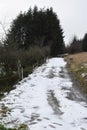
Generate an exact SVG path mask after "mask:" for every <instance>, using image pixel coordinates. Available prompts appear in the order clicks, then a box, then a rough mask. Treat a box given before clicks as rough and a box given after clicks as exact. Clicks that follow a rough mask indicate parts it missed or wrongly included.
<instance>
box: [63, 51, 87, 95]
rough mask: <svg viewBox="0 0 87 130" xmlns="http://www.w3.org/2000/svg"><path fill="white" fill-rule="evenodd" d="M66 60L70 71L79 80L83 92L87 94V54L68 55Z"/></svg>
mask: <svg viewBox="0 0 87 130" xmlns="http://www.w3.org/2000/svg"><path fill="white" fill-rule="evenodd" d="M65 59H66V60H67V63H68V65H69V69H70V71H71V72H72V73H73V74H74V75H75V77H76V78H77V79H78V80H79V82H80V84H81V86H82V89H83V91H84V92H85V93H87V52H83V53H78V54H74V55H68V56H67V57H66V58H65Z"/></svg>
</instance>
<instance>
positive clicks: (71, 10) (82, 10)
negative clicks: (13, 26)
mask: <svg viewBox="0 0 87 130" xmlns="http://www.w3.org/2000/svg"><path fill="white" fill-rule="evenodd" d="M34 5H37V6H38V7H39V8H43V7H53V10H54V11H55V12H56V13H57V15H58V18H59V19H60V23H61V26H62V28H63V30H64V35H65V42H66V43H68V42H69V41H70V40H71V38H72V37H73V36H74V35H76V36H77V37H78V38H82V37H83V36H84V34H85V33H87V16H86V12H87V0H0V22H2V23H3V24H4V26H7V25H9V23H10V22H11V21H12V19H15V18H16V16H17V15H18V14H19V12H20V11H27V10H28V9H29V7H30V6H31V7H34ZM0 29H1V27H0Z"/></svg>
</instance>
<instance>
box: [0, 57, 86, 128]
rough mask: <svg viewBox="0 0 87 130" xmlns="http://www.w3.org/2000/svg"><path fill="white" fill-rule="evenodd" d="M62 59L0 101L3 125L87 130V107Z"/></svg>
mask: <svg viewBox="0 0 87 130" xmlns="http://www.w3.org/2000/svg"><path fill="white" fill-rule="evenodd" d="M65 66H66V62H65V61H64V60H63V58H52V59H49V60H48V61H47V62H46V63H45V64H43V65H42V66H41V67H38V68H37V69H35V71H34V72H33V73H32V74H31V75H29V76H28V77H27V78H25V79H24V80H22V81H21V82H20V83H19V84H18V85H16V89H14V90H12V91H11V92H10V93H9V94H8V95H6V97H5V98H3V99H2V100H1V101H0V122H1V123H2V124H4V125H6V126H7V127H17V126H19V125H20V124H27V126H28V130H53V129H54V130H87V104H86V102H85V98H84V97H83V96H81V94H80V93H79V91H77V90H75V88H74V86H73V83H72V80H71V79H70V77H69V75H68V73H67V70H66V68H65Z"/></svg>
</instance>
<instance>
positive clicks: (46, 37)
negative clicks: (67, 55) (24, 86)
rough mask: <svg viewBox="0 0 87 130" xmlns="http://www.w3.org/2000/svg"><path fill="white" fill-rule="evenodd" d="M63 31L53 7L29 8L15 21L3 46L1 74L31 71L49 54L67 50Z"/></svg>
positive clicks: (0, 58) (0, 64)
mask: <svg viewBox="0 0 87 130" xmlns="http://www.w3.org/2000/svg"><path fill="white" fill-rule="evenodd" d="M63 38H64V37H63V30H62V28H61V26H60V21H59V19H58V17H57V15H56V13H55V12H53V9H52V8H50V9H40V10H38V8H37V7H34V9H31V8H29V10H28V11H27V12H24V13H22V12H21V13H20V14H19V15H18V16H17V18H16V19H15V20H13V22H12V24H11V27H10V29H9V31H8V33H7V34H6V37H5V40H4V41H3V43H4V44H3V45H2V43H1V46H0V77H6V76H13V75H16V76H19V77H20V75H21V73H22V71H20V68H22V69H23V70H24V74H25V75H26V73H29V71H30V70H31V68H32V67H33V66H35V65H36V64H41V63H42V62H44V59H46V58H47V57H52V56H57V55H58V54H62V53H64V51H65V44H64V40H63Z"/></svg>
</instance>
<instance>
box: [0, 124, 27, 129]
mask: <svg viewBox="0 0 87 130" xmlns="http://www.w3.org/2000/svg"><path fill="white" fill-rule="evenodd" d="M0 130H28V126H27V125H26V124H20V126H19V127H18V128H17V129H16V128H6V127H5V126H4V125H1V124H0Z"/></svg>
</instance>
